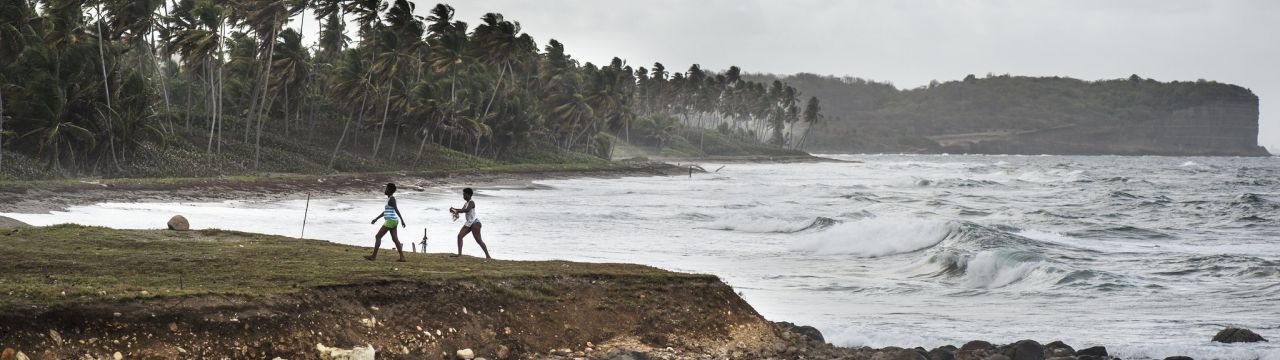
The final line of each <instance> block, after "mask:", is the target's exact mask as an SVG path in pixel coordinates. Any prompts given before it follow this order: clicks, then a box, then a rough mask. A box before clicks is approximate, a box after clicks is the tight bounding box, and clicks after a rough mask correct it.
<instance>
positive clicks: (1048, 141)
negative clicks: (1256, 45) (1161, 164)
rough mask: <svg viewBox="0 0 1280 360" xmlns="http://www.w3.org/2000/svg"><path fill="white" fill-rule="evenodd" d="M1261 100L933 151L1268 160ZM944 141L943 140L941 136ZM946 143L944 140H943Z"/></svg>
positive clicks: (958, 142)
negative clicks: (1262, 141) (1263, 144)
mask: <svg viewBox="0 0 1280 360" xmlns="http://www.w3.org/2000/svg"><path fill="white" fill-rule="evenodd" d="M1257 136H1258V102H1257V98H1252V99H1238V100H1236V101H1219V102H1214V103H1208V104H1203V105H1199V106H1194V107H1188V108H1184V109H1180V110H1175V111H1173V112H1171V113H1170V114H1169V116H1167V117H1164V118H1163V119H1156V120H1150V121H1145V122H1142V123H1138V124H1133V125H1093V126H1084V125H1070V126H1063V127H1058V128H1053V129H1047V130H1040V131H1029V132H1020V133H1009V134H1007V135H1006V136H1003V137H1002V138H990V137H987V138H977V137H973V141H964V139H963V137H961V138H960V139H957V138H956V137H954V136H951V137H946V140H941V139H939V140H935V142H937V143H938V146H937V147H936V148H934V149H932V150H933V151H938V152H948V153H976V154H1028V155H1035V154H1061V155H1105V154H1114V155H1172V156H1266V155H1268V153H1267V151H1266V149H1264V148H1262V147H1261V146H1258V144H1257ZM938 138H941V137H938ZM940 140H941V141H940Z"/></svg>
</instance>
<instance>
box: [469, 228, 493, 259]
mask: <svg viewBox="0 0 1280 360" xmlns="http://www.w3.org/2000/svg"><path fill="white" fill-rule="evenodd" d="M471 237H474V238H476V243H477V244H480V250H484V258H485V259H492V257H490V256H489V247H487V246H484V240H482V239H481V238H480V224H479V223H476V224H472V225H471Z"/></svg>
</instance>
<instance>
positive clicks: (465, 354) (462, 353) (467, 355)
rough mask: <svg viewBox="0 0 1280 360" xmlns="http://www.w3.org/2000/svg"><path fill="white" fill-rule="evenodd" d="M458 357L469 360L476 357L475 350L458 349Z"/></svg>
mask: <svg viewBox="0 0 1280 360" xmlns="http://www.w3.org/2000/svg"><path fill="white" fill-rule="evenodd" d="M458 358H459V359H463V360H471V359H475V358H476V352H475V351H472V350H471V349H462V350H458Z"/></svg>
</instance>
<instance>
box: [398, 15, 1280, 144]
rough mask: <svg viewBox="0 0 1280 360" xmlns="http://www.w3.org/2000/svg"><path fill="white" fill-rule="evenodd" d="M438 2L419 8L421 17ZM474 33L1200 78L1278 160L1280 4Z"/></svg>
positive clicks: (878, 70)
mask: <svg viewBox="0 0 1280 360" xmlns="http://www.w3.org/2000/svg"><path fill="white" fill-rule="evenodd" d="M434 4H435V2H429V3H425V2H424V3H418V8H417V10H416V12H417V13H418V14H420V15H424V16H425V15H426V13H427V11H428V10H429V9H430V7H431V6H433V5H434ZM449 4H450V5H452V6H454V7H455V8H456V9H457V13H456V15H455V18H456V19H458V20H462V21H466V22H467V23H469V24H472V25H473V26H474V25H475V24H477V23H479V19H480V17H481V16H482V15H484V14H485V13H487V12H497V13H501V14H503V16H504V17H505V18H506V19H508V20H513V21H518V22H520V24H521V25H522V27H523V29H522V30H523V31H525V32H528V33H530V34H531V35H533V36H534V38H535V40H537V42H538V44H539V46H544V45H545V44H546V43H547V41H548V40H550V39H556V40H559V41H560V42H562V43H564V44H565V48H566V50H567V51H568V52H569V54H571V55H572V56H573V57H574V58H576V59H578V60H579V61H582V62H587V61H590V62H593V63H597V64H600V63H608V61H609V60H610V59H612V58H613V57H615V56H616V57H619V58H622V59H624V60H626V61H627V63H628V64H631V65H633V66H637V67H638V66H646V67H647V66H651V65H652V64H653V63H654V62H655V61H656V62H661V63H663V64H664V65H666V66H667V68H668V69H672V70H684V69H687V68H688V67H689V65H691V64H695V63H696V64H701V65H702V67H703V68H704V69H708V70H715V71H721V70H724V69H726V68H728V67H729V66H731V65H736V66H739V67H741V68H742V69H743V71H744V72H750V73H773V74H784V75H785V74H795V73H801V72H805V73H815V74H820V75H833V76H854V77H860V78H865V79H871V80H876V81H881V82H890V83H893V84H894V85H895V86H897V87H898V88H900V89H906V88H914V87H918V86H922V85H926V84H928V83H929V82H930V81H932V80H938V81H944V82H945V81H952V80H960V79H962V78H964V77H965V76H966V75H968V74H974V75H977V76H983V75H985V74H987V73H994V74H1006V73H1007V74H1011V75H1024V76H1065V77H1072V78H1078V79H1082V80H1102V79H1116V78H1125V77H1128V76H1129V75H1131V74H1137V75H1139V76H1142V77H1144V78H1152V79H1156V80H1159V81H1173V80H1178V81H1196V80H1198V79H1205V80H1211V81H1218V82H1223V83H1230V84H1235V85H1240V86H1243V87H1245V88H1249V89H1251V90H1253V92H1254V93H1255V94H1257V95H1258V97H1259V98H1260V101H1259V107H1260V109H1259V110H1260V116H1259V135H1258V144H1259V145H1263V146H1266V147H1268V149H1270V150H1271V151H1272V152H1280V107H1269V106H1268V104H1269V103H1270V102H1269V101H1268V100H1269V99H1271V98H1272V97H1280V74H1278V73H1277V71H1276V70H1275V66H1274V65H1272V64H1275V63H1276V60H1280V46H1276V45H1273V43H1271V42H1268V40H1266V39H1265V35H1267V34H1280V22H1275V21H1273V20H1274V19H1278V18H1280V2H1265V1H1218V2H1210V1H1185V0H1184V1H1126V2H1112V1H1072V2H1049V1H1016V2H1015V1H956V2H938V1H923V0H918V1H892V2H890V1H883V2H881V1H851V2H842V1H831V0H805V1H789V2H786V3H782V2H773V1H759V0H756V1H730V0H711V1H700V2H681V1H675V0H657V1H649V2H643V3H633V2H627V1H584V0H545V1H536V2H533V1H519V0H472V1H468V2H465V3H461V2H459V3H449Z"/></svg>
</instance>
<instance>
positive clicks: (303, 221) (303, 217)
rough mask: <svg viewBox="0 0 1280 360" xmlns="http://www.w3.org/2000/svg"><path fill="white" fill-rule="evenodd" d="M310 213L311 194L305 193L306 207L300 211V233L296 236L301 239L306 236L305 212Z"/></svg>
mask: <svg viewBox="0 0 1280 360" xmlns="http://www.w3.org/2000/svg"><path fill="white" fill-rule="evenodd" d="M309 211H311V193H307V206H306V207H304V208H303V209H302V233H301V234H298V238H299V239H301V238H302V237H303V236H304V235H306V234H307V212H309Z"/></svg>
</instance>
